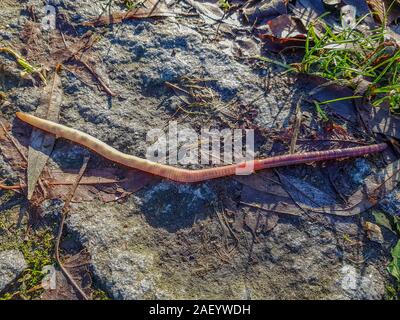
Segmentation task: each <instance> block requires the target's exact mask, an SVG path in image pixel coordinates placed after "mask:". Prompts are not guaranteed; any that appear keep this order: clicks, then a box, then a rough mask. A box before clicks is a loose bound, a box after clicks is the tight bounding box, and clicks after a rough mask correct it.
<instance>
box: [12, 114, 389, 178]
mask: <svg viewBox="0 0 400 320" xmlns="http://www.w3.org/2000/svg"><path fill="white" fill-rule="evenodd" d="M17 117H18V118H19V119H20V120H22V121H24V122H27V123H29V124H30V125H32V126H34V127H36V128H39V129H41V130H44V131H46V132H49V133H51V134H54V135H56V136H57V137H60V138H64V139H67V140H70V141H73V142H75V143H78V144H80V145H82V146H84V147H86V148H88V149H91V150H93V151H94V152H96V153H98V154H100V155H101V156H103V157H104V158H107V159H109V160H111V161H113V162H116V163H119V164H122V165H124V166H126V167H129V168H134V169H139V170H142V171H145V172H148V173H151V174H153V175H156V176H160V177H163V178H167V179H170V180H174V181H177V182H200V181H205V180H210V179H215V178H220V177H226V176H231V175H234V174H237V173H238V170H239V171H240V170H241V169H243V168H244V167H245V166H246V165H247V166H252V167H253V171H256V170H262V169H267V168H274V167H282V166H289V165H295V164H302V163H310V162H314V161H325V160H331V159H339V158H347V157H358V156H362V155H366V154H371V153H376V152H381V151H383V150H385V149H386V147H387V145H386V144H385V143H380V144H374V145H370V146H361V147H354V148H346V149H336V150H326V151H314V152H307V153H301V154H288V155H282V156H275V157H269V158H264V159H258V160H251V161H247V162H244V163H239V164H231V165H226V166H222V167H215V168H209V169H199V170H187V169H181V168H176V167H173V166H169V165H165V164H160V163H156V162H153V161H149V160H146V159H142V158H139V157H135V156H132V155H128V154H125V153H122V152H120V151H118V150H116V149H114V148H112V147H110V146H109V145H107V144H106V143H104V142H102V141H100V140H98V139H96V138H94V137H92V136H90V135H88V134H86V133H84V132H82V131H79V130H75V129H72V128H69V127H66V126H64V125H61V124H58V123H55V122H52V121H49V120H44V119H41V118H38V117H35V116H32V115H29V114H26V113H22V112H17Z"/></svg>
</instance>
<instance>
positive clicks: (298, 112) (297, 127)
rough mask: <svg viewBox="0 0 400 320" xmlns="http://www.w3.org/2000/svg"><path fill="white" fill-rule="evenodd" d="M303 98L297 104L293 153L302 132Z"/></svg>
mask: <svg viewBox="0 0 400 320" xmlns="http://www.w3.org/2000/svg"><path fill="white" fill-rule="evenodd" d="M302 100H303V96H301V97H300V98H299V101H298V102H297V105H296V119H295V122H294V127H293V136H292V141H291V143H290V153H291V154H293V153H294V152H295V149H296V143H297V138H298V137H299V132H300V126H301V120H302V114H301V108H300V104H301V101H302Z"/></svg>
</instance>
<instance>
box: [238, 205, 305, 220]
mask: <svg viewBox="0 0 400 320" xmlns="http://www.w3.org/2000/svg"><path fill="white" fill-rule="evenodd" d="M239 203H240V204H242V205H244V206H247V207H250V208H254V209H259V210H262V211H266V212H269V213H280V214H288V215H290V216H296V217H298V216H299V214H296V213H292V212H287V211H278V210H275V209H266V208H264V207H262V206H260V205H255V204H251V203H247V202H243V201H239Z"/></svg>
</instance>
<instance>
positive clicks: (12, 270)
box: [0, 250, 27, 291]
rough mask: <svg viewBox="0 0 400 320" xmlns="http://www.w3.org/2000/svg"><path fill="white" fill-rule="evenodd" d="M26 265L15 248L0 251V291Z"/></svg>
mask: <svg viewBox="0 0 400 320" xmlns="http://www.w3.org/2000/svg"><path fill="white" fill-rule="evenodd" d="M26 267H27V265H26V262H25V259H24V256H23V255H22V253H21V252H19V251H17V250H7V251H1V252H0V291H2V290H3V289H4V288H5V287H6V286H7V285H8V284H10V283H11V282H12V281H13V280H15V278H17V277H18V276H19V275H20V274H21V272H22V271H24V269H25V268H26Z"/></svg>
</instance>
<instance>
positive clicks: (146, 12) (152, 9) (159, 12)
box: [82, 0, 176, 27]
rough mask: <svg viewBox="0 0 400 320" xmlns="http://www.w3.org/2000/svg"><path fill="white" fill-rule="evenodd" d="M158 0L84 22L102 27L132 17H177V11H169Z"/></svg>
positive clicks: (90, 25)
mask: <svg viewBox="0 0 400 320" xmlns="http://www.w3.org/2000/svg"><path fill="white" fill-rule="evenodd" d="M159 2H160V1H158V0H147V1H145V2H144V4H143V5H142V6H138V7H137V8H135V9H132V10H129V11H119V12H113V13H111V14H109V15H104V16H101V17H99V18H97V19H95V20H92V21H87V22H84V23H82V25H83V26H86V27H101V26H107V25H110V24H115V23H121V22H123V21H126V20H131V19H145V18H159V17H175V16H176V13H174V12H169V11H167V9H166V8H165V6H164V5H162V4H161V3H159Z"/></svg>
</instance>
